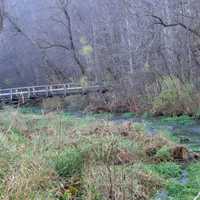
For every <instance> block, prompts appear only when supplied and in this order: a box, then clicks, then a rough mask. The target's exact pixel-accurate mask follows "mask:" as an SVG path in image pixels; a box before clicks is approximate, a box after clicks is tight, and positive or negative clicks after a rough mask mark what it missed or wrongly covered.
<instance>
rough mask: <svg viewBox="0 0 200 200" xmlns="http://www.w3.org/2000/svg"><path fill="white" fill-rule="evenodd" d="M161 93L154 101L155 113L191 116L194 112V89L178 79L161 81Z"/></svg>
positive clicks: (172, 78) (171, 78) (170, 78)
mask: <svg viewBox="0 0 200 200" xmlns="http://www.w3.org/2000/svg"><path fill="white" fill-rule="evenodd" d="M160 85H161V88H160V93H159V95H158V96H156V97H154V99H153V112H154V113H156V114H164V115H179V114H191V113H193V111H194V107H193V106H194V105H196V104H195V103H194V99H193V87H192V85H191V84H188V83H182V82H181V81H180V80H179V79H178V78H176V77H168V76H167V77H164V78H163V79H162V80H161V81H160Z"/></svg>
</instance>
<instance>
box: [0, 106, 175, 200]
mask: <svg viewBox="0 0 200 200" xmlns="http://www.w3.org/2000/svg"><path fill="white" fill-rule="evenodd" d="M0 120H1V122H2V123H1V125H0V126H1V130H5V131H3V132H1V133H0V136H1V137H2V139H3V140H2V141H3V143H0V147H1V149H2V150H3V151H2V152H3V153H2V154H1V153H0V161H1V162H0V165H1V168H0V196H1V199H5V200H7V199H12V200H29V199H47V200H48V199H63V200H66V199H87V200H100V199H111V200H114V199H115V200H125V199H126V200H129V199H130V200H139V199H144V200H148V199H150V197H151V195H152V194H153V193H154V192H155V191H156V190H157V189H158V188H160V187H161V185H162V180H161V179H160V178H158V177H157V176H156V175H155V174H152V173H150V172H147V171H145V170H144V165H145V164H147V163H153V162H154V158H155V156H156V155H155V152H154V154H148V153H149V152H150V150H149V149H154V151H156V152H157V151H159V150H160V149H161V148H162V147H163V146H167V147H169V148H170V147H172V146H173V144H172V143H171V142H169V141H168V140H167V139H166V138H164V137H162V136H148V135H146V134H145V133H144V131H143V129H142V127H139V126H138V125H134V124H131V123H124V124H119V125H117V124H115V123H111V122H108V121H104V120H95V119H93V118H85V119H80V118H76V117H72V116H69V115H64V114H56V113H49V114H47V115H33V114H22V113H20V112H16V111H15V110H12V109H10V110H7V111H3V112H1V113H0ZM6 147H7V148H6ZM2 155H3V156H2ZM13 155H14V156H13ZM65 155H66V156H65ZM67 155H68V156H67ZM72 155H73V156H72ZM82 160H83V161H84V165H83V167H82V168H80V165H79V163H82ZM160 162H161V161H160ZM138 163H140V164H138ZM60 172H62V173H60ZM62 174H65V175H67V176H68V178H66V176H63V175H62Z"/></svg>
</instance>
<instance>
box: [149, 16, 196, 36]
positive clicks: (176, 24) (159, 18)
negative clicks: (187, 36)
mask: <svg viewBox="0 0 200 200" xmlns="http://www.w3.org/2000/svg"><path fill="white" fill-rule="evenodd" d="M150 16H151V17H152V18H154V19H155V20H156V21H155V23H154V24H158V25H161V26H163V27H164V28H167V27H175V26H180V27H181V28H183V29H185V30H187V31H189V32H191V33H192V34H193V35H195V36H196V37H198V38H200V33H198V32H197V31H196V30H194V29H191V28H190V27H188V26H187V25H185V24H183V23H181V22H177V23H171V24H168V23H166V22H164V20H163V19H162V18H161V17H158V16H156V15H150Z"/></svg>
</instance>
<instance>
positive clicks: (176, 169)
mask: <svg viewBox="0 0 200 200" xmlns="http://www.w3.org/2000/svg"><path fill="white" fill-rule="evenodd" d="M146 169H147V170H150V171H151V172H153V173H157V174H158V175H159V176H162V177H163V178H164V179H169V178H178V177H180V175H181V171H182V170H181V166H180V165H178V164H176V163H173V162H166V163H160V164H152V165H147V166H146Z"/></svg>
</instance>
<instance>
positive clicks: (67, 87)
mask: <svg viewBox="0 0 200 200" xmlns="http://www.w3.org/2000/svg"><path fill="white" fill-rule="evenodd" d="M105 89H106V87H105V86H103V85H99V84H92V85H90V86H85V87H83V86H81V85H80V84H75V83H69V84H54V85H41V86H30V87H19V88H9V89H0V101H18V100H22V101H24V100H26V99H33V98H40V97H41V98H42V97H52V96H69V95H75V94H85V93H90V92H98V91H103V90H105Z"/></svg>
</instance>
